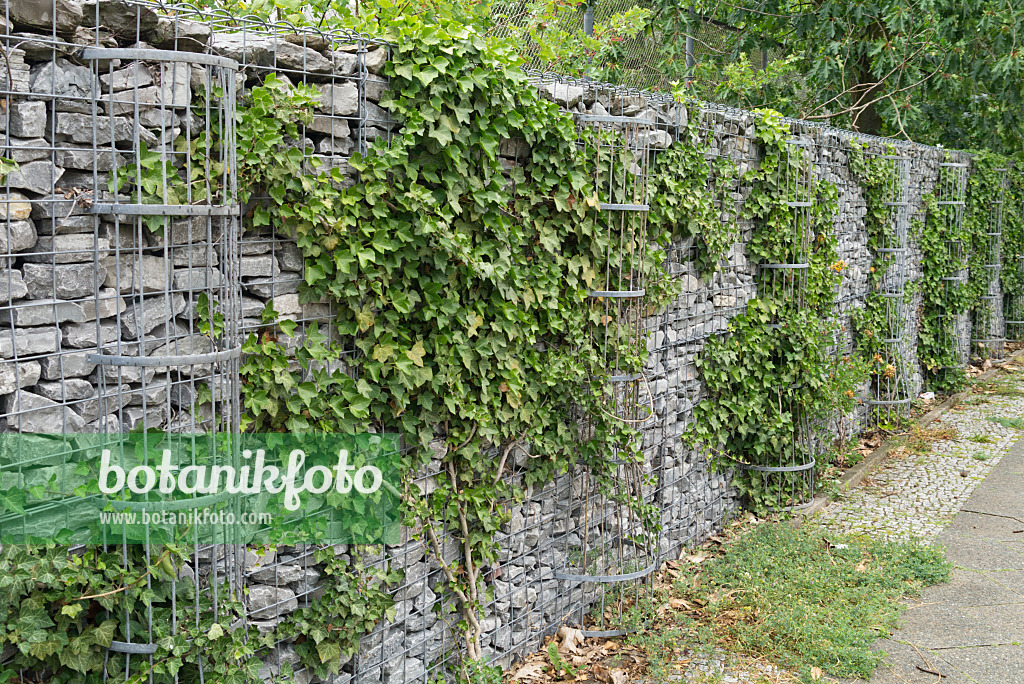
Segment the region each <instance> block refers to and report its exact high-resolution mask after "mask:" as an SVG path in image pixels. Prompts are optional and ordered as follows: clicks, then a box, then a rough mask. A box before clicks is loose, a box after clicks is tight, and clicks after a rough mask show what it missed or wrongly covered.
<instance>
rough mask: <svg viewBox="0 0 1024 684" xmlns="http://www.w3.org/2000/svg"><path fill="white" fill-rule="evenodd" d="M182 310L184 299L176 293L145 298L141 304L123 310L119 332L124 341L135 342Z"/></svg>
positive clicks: (137, 303)
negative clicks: (122, 335) (168, 295)
mask: <svg viewBox="0 0 1024 684" xmlns="http://www.w3.org/2000/svg"><path fill="white" fill-rule="evenodd" d="M184 310H185V298H184V297H182V296H181V295H180V294H178V293H175V294H173V295H172V296H170V297H167V296H160V295H157V296H153V297H147V298H145V299H143V300H142V301H141V302H138V301H136V302H132V303H131V304H129V305H128V306H127V307H126V308H125V311H124V314H123V315H122V316H121V331H122V333H123V334H124V338H125V339H126V340H137V339H139V337H141V336H142V335H145V334H147V333H149V332H150V331H151V330H153V328H155V327H156V326H158V325H160V324H161V323H166V322H167V321H168V320H170V319H172V318H174V317H175V316H177V315H178V314H180V313H181V312H182V311H184Z"/></svg>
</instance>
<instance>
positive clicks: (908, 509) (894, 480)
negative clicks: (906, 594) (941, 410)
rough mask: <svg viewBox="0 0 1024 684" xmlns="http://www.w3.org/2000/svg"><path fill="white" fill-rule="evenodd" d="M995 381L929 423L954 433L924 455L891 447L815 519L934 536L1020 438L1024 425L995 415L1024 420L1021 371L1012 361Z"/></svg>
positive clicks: (865, 530) (884, 533) (881, 532)
mask: <svg viewBox="0 0 1024 684" xmlns="http://www.w3.org/2000/svg"><path fill="white" fill-rule="evenodd" d="M1011 371H1013V372H1011ZM994 382H995V383H996V387H997V388H998V389H997V390H996V391H994V392H992V393H988V394H985V393H975V394H974V395H972V396H970V397H968V398H967V399H966V400H965V401H964V402H963V403H961V404H960V405H958V406H956V407H954V408H953V409H952V410H950V411H948V412H947V413H946V414H944V415H943V416H942V417H940V418H939V419H937V420H935V421H934V422H932V423H931V424H930V425H928V426H927V428H926V429H927V430H928V431H929V432H933V431H939V430H945V429H949V428H952V429H953V430H955V431H956V437H955V438H953V439H940V440H938V441H935V442H933V443H931V444H930V451H929V453H926V454H924V455H917V454H914V453H911V452H910V451H909V450H908V449H907V448H905V447H904V448H902V449H899V448H898V449H894V450H893V452H891V453H890V456H889V457H888V458H886V460H885V461H884V462H883V463H882V465H881V466H880V467H879V468H878V469H877V470H875V471H874V472H873V473H871V474H870V475H869V476H868V478H866V479H865V481H864V484H863V485H861V486H860V487H858V488H856V489H854V490H852V491H851V492H849V493H847V494H846V496H844V497H843V498H842V499H840V500H838V501H833V502H832V503H830V504H829V505H828V506H827V507H826V508H825V509H824V510H822V512H821V513H820V514H819V515H818V521H819V522H820V524H821V525H823V526H824V527H825V528H826V529H829V530H832V531H835V532H845V533H851V534H866V535H870V536H872V537H881V538H888V539H905V538H907V537H910V536H916V537H920V538H921V539H922V540H923V541H925V542H926V543H930V542H932V541H934V539H935V537H936V536H937V535H938V534H939V532H941V531H942V529H943V528H944V527H946V525H948V524H949V522H950V521H951V520H952V519H953V516H954V515H956V514H957V512H959V511H960V509H961V508H962V507H963V505H964V504H965V503H966V502H967V499H968V498H970V495H971V492H973V491H974V488H975V487H977V485H978V483H980V482H981V481H982V480H984V479H985V477H986V476H987V475H988V474H989V473H990V472H991V471H992V469H993V468H994V467H995V466H996V465H997V464H998V463H999V461H1000V460H1001V459H1002V457H1003V456H1004V455H1005V454H1006V453H1007V452H1008V451H1009V449H1010V447H1011V446H1012V445H1013V444H1014V443H1015V442H1017V441H1018V440H1020V439H1021V438H1024V430H1021V429H1017V428H1016V427H1014V426H1012V425H1007V424H1000V423H999V422H996V420H993V419H994V418H995V419H1002V420H1004V421H1009V422H1010V423H1012V422H1016V421H1022V420H1024V370H1020V369H1018V368H1017V367H1015V366H1011V367H1010V368H1008V369H1007V371H1004V372H1003V373H1000V374H999V375H998V376H997V377H996V378H995V379H994ZM1014 394H1020V395H1021V396H1013V395H1014ZM1021 426H1022V427H1024V423H1021ZM933 434H934V432H933Z"/></svg>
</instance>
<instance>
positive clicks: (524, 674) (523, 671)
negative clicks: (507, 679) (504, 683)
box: [512, 662, 544, 680]
mask: <svg viewBox="0 0 1024 684" xmlns="http://www.w3.org/2000/svg"><path fill="white" fill-rule="evenodd" d="M543 678H544V663H540V662H536V663H526V664H524V665H523V666H522V667H521V668H519V669H518V670H517V671H516V673H515V674H514V675H512V679H523V680H525V679H543Z"/></svg>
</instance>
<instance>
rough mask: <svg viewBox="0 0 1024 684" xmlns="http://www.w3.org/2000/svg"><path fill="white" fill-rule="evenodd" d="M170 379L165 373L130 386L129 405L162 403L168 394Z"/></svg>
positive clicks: (165, 400)
mask: <svg viewBox="0 0 1024 684" xmlns="http://www.w3.org/2000/svg"><path fill="white" fill-rule="evenodd" d="M170 389H171V381H170V380H169V379H168V377H167V376H166V375H157V376H154V377H153V379H152V380H149V381H147V382H144V383H140V384H138V385H135V386H132V389H131V392H130V393H129V397H128V405H129V406H143V405H145V406H155V405H157V404H164V403H166V402H167V399H168V397H169V396H170Z"/></svg>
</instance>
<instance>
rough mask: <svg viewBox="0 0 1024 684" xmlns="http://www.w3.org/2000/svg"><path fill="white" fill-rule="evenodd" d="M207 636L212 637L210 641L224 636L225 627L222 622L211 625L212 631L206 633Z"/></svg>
mask: <svg viewBox="0 0 1024 684" xmlns="http://www.w3.org/2000/svg"><path fill="white" fill-rule="evenodd" d="M206 636H208V637H209V638H210V641H213V640H214V639H219V638H221V637H222V636H224V628H223V627H221V624H220V623H219V622H214V623H213V624H212V625H210V631H209V632H207V633H206Z"/></svg>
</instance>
